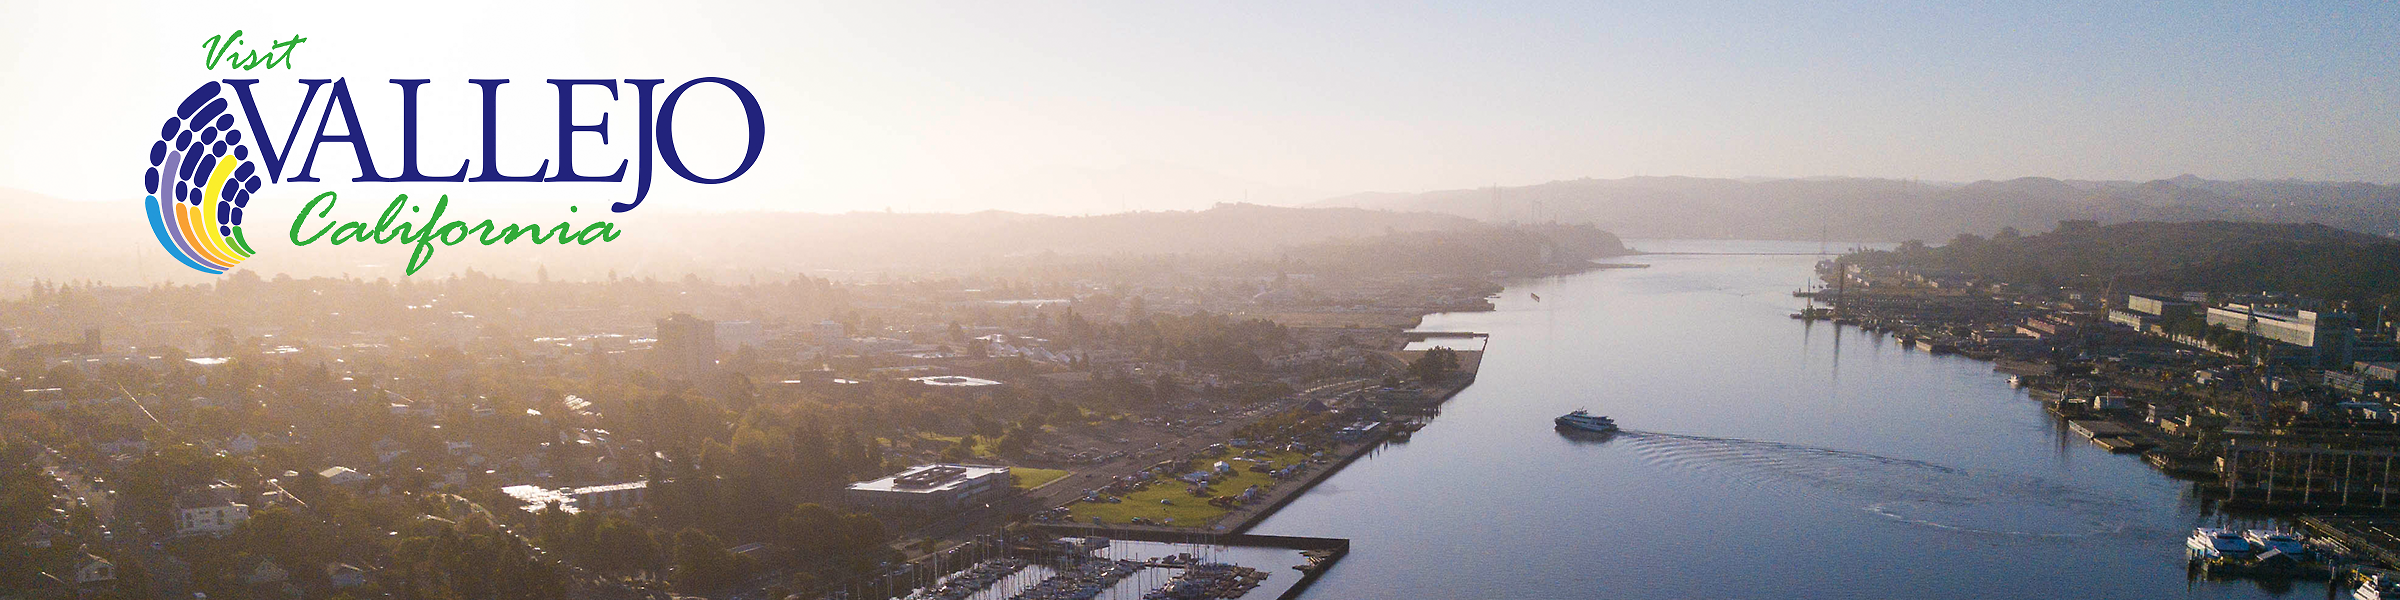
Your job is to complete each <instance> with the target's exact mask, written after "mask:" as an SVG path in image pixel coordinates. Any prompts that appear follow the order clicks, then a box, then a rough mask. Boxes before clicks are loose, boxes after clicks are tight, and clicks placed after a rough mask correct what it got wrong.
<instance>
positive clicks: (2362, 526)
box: [2300, 516, 2400, 568]
mask: <svg viewBox="0 0 2400 600" xmlns="http://www.w3.org/2000/svg"><path fill="white" fill-rule="evenodd" d="M2300 526H2301V527H2303V528H2306V529H2308V530H2309V532H2310V533H2311V534H2313V535H2315V536H2316V538H2317V539H2319V540H2329V541H2332V542H2334V543H2336V544H2339V545H2340V546H2341V551H2342V553H2343V554H2348V555H2350V556H2356V557H2361V558H2366V559H2369V560H2373V561H2375V562H2378V563H2382V564H2383V566H2384V567H2386V568H2391V567H2395V566H2400V517H2388V516H2385V517H2343V516H2310V517H2300Z"/></svg>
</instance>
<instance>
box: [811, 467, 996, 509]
mask: <svg viewBox="0 0 2400 600" xmlns="http://www.w3.org/2000/svg"><path fill="white" fill-rule="evenodd" d="M1012 489H1014V488H1013V487H1011V483H1010V482H1009V475H1008V467H992V466H981V465H951V464H931V465H922V466H917V467H913V468H910V469H908V470H906V471H901V472H900V473H899V474H897V475H893V476H890V477H885V478H882V479H877V480H874V481H861V482H858V483H853V484H850V487H849V489H847V490H845V491H844V492H843V495H844V497H845V498H846V499H847V500H849V501H850V503H851V504H854V505H858V506H863V507H869V508H879V509H892V510H918V511H938V510H948V509H954V508H960V507H964V506H968V505H970V504H980V503H983V502H987V501H989V500H990V499H992V498H997V497H999V496H1001V495H1003V494H1005V493H1007V492H1008V491H1009V490H1012Z"/></svg>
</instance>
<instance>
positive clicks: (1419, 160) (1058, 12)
mask: <svg viewBox="0 0 2400 600" xmlns="http://www.w3.org/2000/svg"><path fill="white" fill-rule="evenodd" d="M4 10H5V12H6V13H8V14H9V15H10V16H11V18H8V19H5V23H0V51H4V52H5V53H6V54H7V55H8V56H11V57H13V59H12V60H9V61H6V62H0V80H5V81H14V82H20V85H13V86H8V87H9V89H8V90H7V91H6V92H0V136H5V137H7V138H9V139H18V140H39V141H40V143H18V144H12V145H9V146H8V147H6V148H4V149H0V187H9V188H17V189H22V190H26V191H30V192H34V193H37V194H41V195H45V196H50V197H55V198H62V199H69V200H91V201H101V200H112V201H122V200H123V199H125V198H126V197H127V196H128V195H129V194H132V193H133V192H132V191H130V190H129V189H128V188H129V187H130V183H131V182H132V181H134V180H135V179H134V178H135V176H136V175H137V174H138V170H135V169H133V167H132V165H130V164H128V163H131V162H135V161H136V159H135V158H134V157H137V156H138V149H139V148H140V147H141V146H142V145H143V144H144V143H146V142H145V141H144V140H145V139H146V137H145V136H146V135H147V132H148V130H149V129H151V128H152V127H153V124H152V123H150V122H149V121H150V119H149V118H148V117H147V115H150V114H152V113H154V112H157V111H158V107H159V106H160V105H161V104H163V103H168V102H171V101H172V99H173V97H175V96H176V95H177V94H180V93H182V92H181V90H179V89H176V88H179V87H180V84H178V85H172V86H162V85H161V84H160V83H161V82H162V81H176V82H181V81H186V80H191V79H195V78H198V77H201V76H202V71H201V69H200V62H201V50H200V48H199V44H200V42H201V41H203V40H205V39H206V38H207V37H208V36H210V35H217V34H223V33H229V32H231V31H233V30H236V29H242V30H246V31H248V32H249V33H250V35H251V38H250V39H255V40H261V43H262V44H263V41H264V40H265V38H268V37H274V38H276V39H282V38H283V37H285V36H289V35H303V36H307V37H308V38H309V41H308V42H307V43H306V44H305V45H303V46H302V47H301V48H300V49H299V50H298V52H297V53H296V55H295V57H294V60H293V62H294V65H295V67H296V69H295V70H294V71H292V72H291V74H292V75H295V76H299V77H352V78H356V79H360V80H362V81H358V82H356V83H358V84H359V85H360V88H359V89H360V93H359V96H360V97H359V102H360V104H361V105H362V112H363V113H364V114H365V119H366V122H367V125H368V127H369V129H370V130H371V131H376V132H382V133H381V135H380V136H379V137H381V138H383V139H381V140H378V141H377V143H378V144H379V145H391V144H394V142H392V141H391V140H392V138H393V137H394V136H393V135H392V134H391V133H390V132H393V131H396V130H397V123H396V122H395V121H396V119H397V117H396V116H395V115H396V111H395V110H392V109H391V106H392V104H394V103H395V102H396V99H395V95H394V93H393V92H392V90H393V89H394V88H392V86H390V85H388V84H384V83H382V80H384V79H388V78H398V77H421V78H430V79H434V80H435V83H434V84H432V85H429V86H428V87H427V88H426V97H427V100H426V109H425V110H426V111H427V115H428V116H427V118H428V120H429V122H437V123H438V122H453V123H456V122H465V121H468V120H472V119H474V118H475V115H474V112H473V110H474V108H473V107H474V105H473V88H472V87H471V86H467V85H465V84H464V82H463V80H464V79H467V78H491V77H513V78H516V79H517V80H518V81H519V82H520V83H517V84H513V85H515V86H517V89H514V90H512V91H511V92H510V93H512V94H517V95H518V96H514V97H512V98H511V99H510V100H509V102H519V101H521V102H523V103H524V104H525V106H526V110H527V114H528V115H532V116H529V117H528V118H521V119H514V121H515V122H512V123H510V125H509V126H510V127H511V128H512V129H511V130H510V131H508V132H507V133H506V135H510V136H520V135H521V136H522V137H515V138H513V139H522V140H525V143H521V144H515V143H513V142H512V145H511V146H510V147H508V148H507V150H506V152H507V153H508V154H507V155H506V156H504V158H503V161H504V162H509V163H511V164H518V163H517V161H519V160H520V159H521V160H526V161H538V160H540V159H541V158H542V157H546V156H548V155H549V154H551V153H552V152H551V150H550V149H549V148H548V145H547V144H546V142H547V141H548V140H549V139H550V138H549V136H550V135H551V131H552V129H551V128H550V121H548V117H547V116H544V115H547V114H549V113H547V112H544V111H549V110H550V108H549V107H546V106H543V105H542V102H543V101H544V99H545V98H547V97H548V91H547V90H545V89H541V88H540V87H537V86H540V85H541V84H540V83H539V82H540V80H541V79H543V78H556V77H585V76H596V77H611V76H615V77H634V76H645V75H650V76H666V77H674V78H683V77H693V76H705V75H717V76H726V77H731V78H734V79H737V80H742V81H746V82H752V85H753V86H754V88H755V89H756V91H757V93H758V94H759V95H760V96H761V97H762V98H764V99H765V100H766V102H767V104H768V106H770V107H771V110H769V111H768V114H767V117H768V123H769V140H770V142H769V144H768V145H767V149H766V153H765V155H764V156H763V157H762V159H761V164H760V168H759V172H757V173H753V174H750V175H748V176H746V177H744V178H743V179H742V180H740V181H738V182H735V183H733V184H728V185H720V186H699V185H690V184H680V182H676V184H671V185H667V186H665V187H664V188H663V189H662V191H661V193H662V197H664V198H667V199H668V201H667V202H663V203H660V204H659V205H657V206H656V207H655V208H654V209H653V210H659V211H661V212H680V211H701V212H713V211H727V210H749V209H767V210H793V211H806V212H846V211H853V210H877V211H880V210H885V209H887V208H889V209H893V210H901V211H920V212H922V211H938V212H965V211H975V210H985V209H999V210H1011V211H1020V212H1044V213H1053V214H1090V213H1104V212H1119V211H1124V210H1158V209H1193V208H1202V207H1206V206H1208V205H1210V204H1213V203H1217V202H1241V201H1250V202H1257V203H1267V204H1301V203H1307V202H1313V201H1316V200H1320V199H1323V198H1326V197H1331V196H1337V195H1344V194H1351V193H1357V192H1370V191H1372V192H1421V191H1430V190H1440V189H1460V188H1476V187H1482V186H1488V185H1495V184H1498V185H1511V186H1515V185H1530V184H1538V183H1543V182H1547V181H1553V180H1572V179H1579V178H1585V177H1596V178H1616V177H1626V176H1639V175H1651V176H1663V175H1685V176H1703V177H1731V178H1742V177H1770V178H1772V177H1820V176H1846V177H1881V178H1895V179H1917V180H1927V181H1948V182H1962V183H1963V182H1969V181H1975V180H1985V179H2011V178H2016V177H2028V176H2031V177H2054V178H2061V179H2093V180H2129V181H2148V180H2153V179H2165V178H2170V177H2174V176H2177V175H2183V174H2192V175H2197V176H2200V177H2203V178H2208V179H2218V180H2238V179H2249V178H2262V179H2287V178H2288V179H2304V180H2331V181H2366V182H2381V183H2390V182H2394V181H2400V166H2396V165H2400V123H2396V122H2395V121H2394V120H2393V119H2391V118H2390V115H2392V114H2394V113H2395V112H2400V79H2396V78H2393V77H2391V76H2390V73H2392V72H2393V71H2394V70H2395V68H2396V67H2400V65H2396V64H2395V62H2394V61H2395V59H2394V58H2393V57H2394V56H2395V55H2400V27H2394V26H2391V25H2393V24H2395V23H2400V8H2395V7H2394V6H2393V5H2391V4H2389V3H2363V2H2362V3H2300V4H2251V3H2227V4H2215V5H2207V6H2176V5H2141V6H2126V5H2107V4H2092V5H2073V6H2064V5H2056V4H2052V3H2040V2H2010V3H1996V4H1977V5H1973V6H1966V5H1948V4H1897V3H1895V4H1875V3H1843V4H1830V5H1808V4H1778V5H1754V4H1748V3H1730V4H1688V3H1687V4H1673V5H1656V4H1643V3H1574V2H1557V3H1521V4H1508V5H1500V6H1480V5H1479V6H1442V5H1438V4H1404V5H1403V4H1387V3H1363V2H1362V3H1332V4H1311V5H1304V6H1292V5H1271V4H1243V3H1234V4H1214V5H1159V4H1103V3H1061V4H1048V5H1041V6H1016V5H993V4H966V5H960V4H907V3H872V4H863V5H861V4H839V3H826V4H817V3H780V2H761V3H703V4H697V5H691V6H689V7H688V8H678V9H676V10H664V9H662V8H661V7H659V6H656V5H653V4H647V3H534V4H513V3H512V4H506V5H493V4H489V3H438V2H437V3H420V4H412V5H410V8H409V9H408V10H385V9H382V8H368V7H365V6H358V7H345V6H326V5H320V4H288V5H281V6H274V7H256V8H252V9H246V10H240V11H227V10H221V9H218V8H216V7H215V5H175V4H169V5H162V6H149V5H130V4H124V3H112V2H96V3H65V4H50V3H28V2H11V3H9V4H8V5H7V8H5V9H4ZM737 14H738V15H742V16H741V17H738V18H736V17H733V16H732V15H737ZM528 23H538V24H541V26H526V24H528ZM87 73H98V74H105V75H104V76H84V75H83V74H87ZM279 76H280V75H279ZM270 83H272V82H270ZM284 85H289V84H288V83H287V84H284ZM295 89H296V88H295ZM719 96H721V95H718V96H710V97H709V98H708V99H707V100H708V101H711V102H719V103H721V102H722V101H723V100H722V98H721V97H719ZM519 99H521V100H519ZM279 102H281V101H279ZM279 102H270V104H276V103H279ZM617 112H619V113H627V112H629V111H625V110H619V111H617ZM694 114H695V116H694V117H691V118H687V119H686V120H687V121H689V123H688V124H687V125H685V126H684V128H685V130H686V131H687V132H688V133H687V134H686V135H688V136H694V137H695V138H696V139H706V138H707V137H708V136H723V135H738V134H739V130H738V129H735V128H738V126H739V123H738V120H734V121H730V122H728V121H725V120H723V119H715V120H710V119H709V118H707V117H706V116H704V115H701V114H700V113H699V112H698V111H695V113H694ZM136 115H141V116H142V117H141V118H135V116H136ZM629 117H630V115H629V114H624V115H622V116H620V117H619V118H620V119H624V118H629ZM619 127H623V125H619ZM520 128H521V129H520ZM458 129H460V128H456V127H452V128H448V129H443V128H435V129H434V130H432V131H429V133H428V139H427V142H426V148H427V150H426V155H427V156H428V157H429V158H430V157H451V156H458V157H466V156H469V155H470V154H471V150H472V147H471V144H472V140H469V139H464V138H463V136H457V135H451V134H449V133H447V132H449V131H455V130H458ZM688 145H690V146H693V147H695V148H703V150H699V152H709V150H706V149H705V148H707V147H708V146H709V145H708V144H705V143H699V142H694V143H691V144H688ZM332 152H334V154H332V155H331V156H332V157H336V158H339V157H344V156H345V153H346V150H334V151H332ZM387 152H396V150H393V151H387ZM104 157H123V160H115V161H111V160H104ZM387 160H388V159H387ZM728 160H730V159H729V158H726V157H724V156H717V155H715V154H710V155H707V157H706V158H704V159H695V162H696V163H702V164H710V165H718V164H727V163H726V161H728ZM129 173H131V174H129ZM369 187H372V186H369ZM420 187H421V186H420ZM526 187H527V188H528V189H525V190H522V191H521V192H511V193H509V194H506V195H500V194H491V193H479V194H478V197H477V198H476V199H475V201H477V202H481V203H487V204H495V205H496V204H500V203H506V202H512V201H521V200H525V199H528V198H535V199H555V198H562V197H574V196H583V197H589V196H593V195H602V194H615V193H616V192H615V191H614V190H608V189H605V188H603V187H602V186H599V185H597V184H588V185H584V186H582V187H580V188H578V187H577V186H550V188H569V189H532V188H538V187H541V186H526ZM395 193H398V192H395ZM419 193H424V192H419ZM299 198H301V197H300V191H299V190H296V189H284V190H277V191H275V192H274V193H271V194H270V195H269V197H268V199H269V200H270V201H272V202H274V204H273V205H274V206H277V207H279V209H278V210H275V211H273V212H276V213H283V212H289V210H291V209H293V208H296V207H297V201H298V199H299ZM287 204H288V205H290V206H289V208H281V207H284V206H285V205H287Z"/></svg>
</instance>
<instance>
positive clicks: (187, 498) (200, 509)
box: [175, 486, 250, 535]
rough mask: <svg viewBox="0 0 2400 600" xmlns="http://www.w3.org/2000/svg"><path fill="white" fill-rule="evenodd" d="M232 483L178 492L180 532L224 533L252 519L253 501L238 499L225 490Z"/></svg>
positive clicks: (177, 528) (191, 533)
mask: <svg viewBox="0 0 2400 600" xmlns="http://www.w3.org/2000/svg"><path fill="white" fill-rule="evenodd" d="M231 487H232V486H225V487H224V488H221V489H220V488H218V487H217V486H210V487H209V488H197V489H192V490H188V491H185V492H184V493H182V494H179V495H176V496H175V534H176V535H200V534H208V535H224V534H225V532H228V531H232V530H233V528H234V527H238V526H240V525H241V524H242V522H243V521H248V520H250V505H247V504H242V503H239V502H234V501H233V500H232V499H231V498H228V497H226V495H225V494H223V493H221V492H222V491H234V492H235V493H239V492H238V490H231Z"/></svg>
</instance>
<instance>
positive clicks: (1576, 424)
mask: <svg viewBox="0 0 2400 600" xmlns="http://www.w3.org/2000/svg"><path fill="white" fill-rule="evenodd" d="M1551 422H1553V423H1557V424H1558V426H1559V427H1564V428H1568V429H1580V430H1584V431H1590V432H1595V433H1608V432H1612V431H1616V430H1617V422H1616V421H1612V420H1609V418H1608V417H1603V416H1600V415H1595V414H1592V413H1590V412H1587V411H1583V410H1577V411H1575V412H1571V413H1567V414H1564V415H1559V417H1558V418H1556V419H1551Z"/></svg>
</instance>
